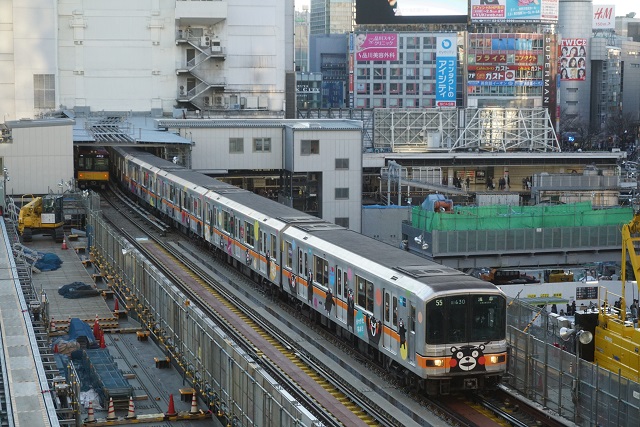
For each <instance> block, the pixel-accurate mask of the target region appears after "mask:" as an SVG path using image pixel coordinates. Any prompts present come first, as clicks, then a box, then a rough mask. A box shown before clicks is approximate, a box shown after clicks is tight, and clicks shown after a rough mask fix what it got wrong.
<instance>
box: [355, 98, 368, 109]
mask: <svg viewBox="0 0 640 427" xmlns="http://www.w3.org/2000/svg"><path fill="white" fill-rule="evenodd" d="M356 108H369V98H358V99H356Z"/></svg>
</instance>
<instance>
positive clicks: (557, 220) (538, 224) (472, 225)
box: [411, 202, 633, 232]
mask: <svg viewBox="0 0 640 427" xmlns="http://www.w3.org/2000/svg"><path fill="white" fill-rule="evenodd" d="M632 217H633V208H631V207H627V206H622V207H618V206H616V207H611V208H607V209H593V207H592V206H591V202H581V203H574V204H563V205H545V206H542V205H540V206H507V205H491V206H475V207H471V206H455V207H454V209H453V212H451V213H447V212H442V213H441V212H431V211H427V210H424V209H422V208H421V207H420V206H416V207H413V208H412V215H411V225H412V226H413V227H415V228H419V229H422V230H425V231H428V232H431V231H434V230H437V231H454V230H455V231H461V230H511V229H518V228H554V227H596V226H602V225H618V224H625V223H627V222H629V221H631V218H632Z"/></svg>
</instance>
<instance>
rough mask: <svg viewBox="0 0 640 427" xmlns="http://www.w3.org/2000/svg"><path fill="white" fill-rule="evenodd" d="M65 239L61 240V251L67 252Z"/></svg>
mask: <svg viewBox="0 0 640 427" xmlns="http://www.w3.org/2000/svg"><path fill="white" fill-rule="evenodd" d="M67 249H68V248H67V239H65V238H63V239H62V250H67Z"/></svg>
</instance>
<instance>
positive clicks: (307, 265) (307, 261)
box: [303, 252, 309, 276]
mask: <svg viewBox="0 0 640 427" xmlns="http://www.w3.org/2000/svg"><path fill="white" fill-rule="evenodd" d="M307 271H309V255H308V254H307V253H306V252H305V254H304V272H303V273H304V275H305V276H306V275H307V273H306V272H307Z"/></svg>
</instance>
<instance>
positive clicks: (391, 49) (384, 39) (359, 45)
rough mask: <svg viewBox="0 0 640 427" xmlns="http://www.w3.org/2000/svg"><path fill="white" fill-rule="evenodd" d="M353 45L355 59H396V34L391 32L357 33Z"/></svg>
mask: <svg viewBox="0 0 640 427" xmlns="http://www.w3.org/2000/svg"><path fill="white" fill-rule="evenodd" d="M354 47H355V52H356V61H397V60H398V35H397V34H391V33H373V34H372V33H369V34H364V33H358V34H356V35H355V40H354Z"/></svg>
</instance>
